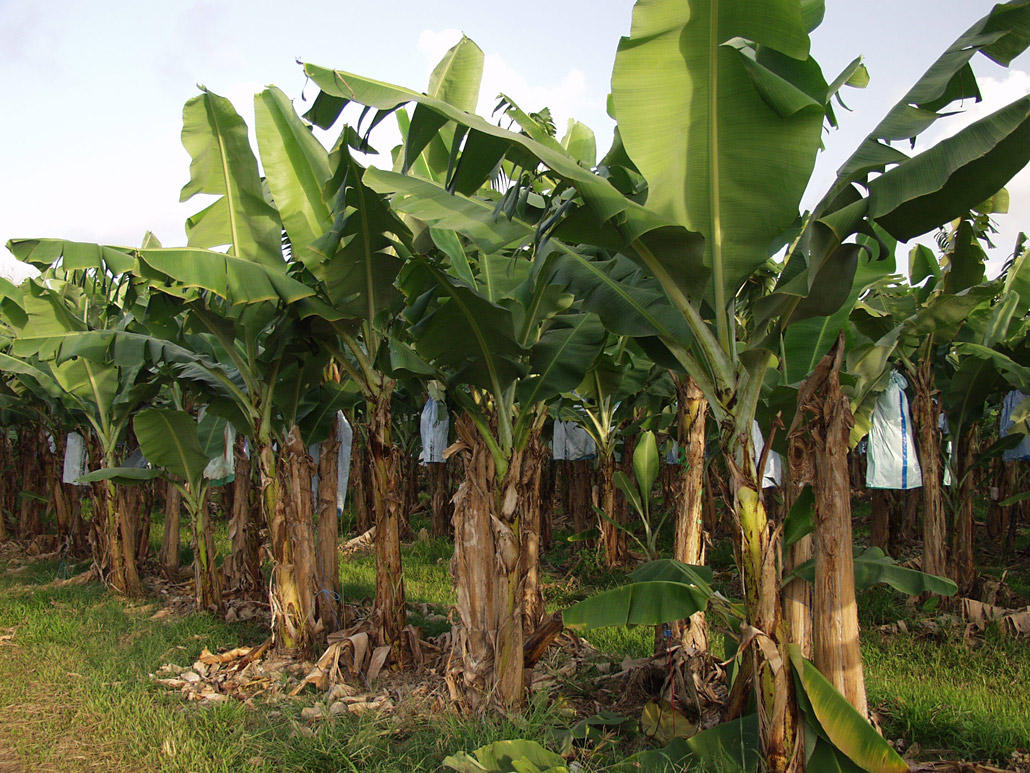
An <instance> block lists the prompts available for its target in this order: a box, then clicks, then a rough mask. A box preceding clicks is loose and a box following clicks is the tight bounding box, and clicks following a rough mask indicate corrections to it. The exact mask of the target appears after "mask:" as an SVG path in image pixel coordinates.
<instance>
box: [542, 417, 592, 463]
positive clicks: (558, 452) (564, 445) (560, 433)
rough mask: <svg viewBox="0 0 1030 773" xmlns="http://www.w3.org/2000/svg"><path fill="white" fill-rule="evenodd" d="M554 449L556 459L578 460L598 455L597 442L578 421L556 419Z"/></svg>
mask: <svg viewBox="0 0 1030 773" xmlns="http://www.w3.org/2000/svg"><path fill="white" fill-rule="evenodd" d="M552 451H553V452H554V458H555V459H568V460H569V461H570V462H578V461H581V460H583V459H593V458H594V457H595V456H597V444H596V443H594V439H593V438H592V437H590V433H589V432H587V431H586V430H585V429H583V428H582V427H581V426H579V425H578V424H577V423H576V422H574V421H558V420H555V422H554V441H553V443H552Z"/></svg>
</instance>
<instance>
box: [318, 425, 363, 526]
mask: <svg viewBox="0 0 1030 773" xmlns="http://www.w3.org/2000/svg"><path fill="white" fill-rule="evenodd" d="M336 439H337V440H339V441H340V448H339V451H338V452H337V456H336V511H337V513H340V512H342V511H343V506H344V505H345V504H346V502H347V486H348V484H349V483H350V454H351V448H352V446H353V444H354V429H353V427H351V425H350V422H349V421H347V417H346V416H345V415H344V413H343V411H337V412H336ZM308 456H310V457H311V459H312V461H314V463H315V466H316V467H317V466H318V464H319V462H320V461H321V459H322V446H321V444H319V443H316V444H315V445H313V446H308ZM311 497H312V499H313V500H314V501H315V502H318V475H317V474H315V475H312V476H311Z"/></svg>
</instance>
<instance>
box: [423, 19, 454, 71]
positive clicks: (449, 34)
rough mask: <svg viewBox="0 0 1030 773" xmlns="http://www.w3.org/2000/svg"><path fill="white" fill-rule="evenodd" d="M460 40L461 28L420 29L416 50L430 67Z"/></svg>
mask: <svg viewBox="0 0 1030 773" xmlns="http://www.w3.org/2000/svg"><path fill="white" fill-rule="evenodd" d="M459 40H461V30H456V29H453V28H451V27H448V28H447V29H443V30H439V31H437V30H422V32H421V34H419V36H418V45H417V46H416V48H417V49H418V52H419V53H420V54H422V55H423V56H425V58H426V61H427V62H428V63H429V66H430V67H435V66H436V63H437V62H439V61H440V60H441V59H443V55H444V54H446V53H447V51H448V50H450V48H451V47H452V46H454V44H456V43H457V42H458V41H459Z"/></svg>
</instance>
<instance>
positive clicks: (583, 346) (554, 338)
mask: <svg viewBox="0 0 1030 773" xmlns="http://www.w3.org/2000/svg"><path fill="white" fill-rule="evenodd" d="M606 338H607V332H606V331H605V329H604V327H603V326H602V325H601V321H600V320H599V319H598V318H597V317H596V316H594V315H593V314H562V315H559V316H557V317H555V318H554V319H553V320H552V321H551V322H550V324H548V326H547V328H546V330H544V332H543V333H542V334H541V336H540V339H539V340H538V341H537V342H536V343H535V344H533V346H532V348H531V349H530V353H529V373H530V375H529V376H528V377H527V378H525V379H522V380H520V381H519V384H518V387H517V391H516V394H517V397H518V400H519V402H520V403H522V404H523V405H533V404H534V403H537V402H543V401H546V400H550V399H551V398H552V397H557V396H558V395H559V394H561V393H562V392H568V391H571V390H572V389H575V388H576V386H577V385H578V384H579V382H580V381H582V379H583V373H585V372H586V370H587V369H588V368H589V367H590V365H591V363H593V362H594V360H596V359H597V357H598V355H599V354H600V353H601V348H602V347H603V346H604V342H605V340H606Z"/></svg>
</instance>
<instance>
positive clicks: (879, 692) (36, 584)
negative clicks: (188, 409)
mask: <svg viewBox="0 0 1030 773" xmlns="http://www.w3.org/2000/svg"><path fill="white" fill-rule="evenodd" d="M421 525H423V524H420V523H416V524H415V528H416V531H417V530H418V528H419V527H420V526H421ZM154 528H155V535H157V534H159V533H160V524H155V527H154ZM184 536H185V533H184ZM1027 539H1030V538H1028V537H1027V536H1023V537H1022V538H1021V540H1022V541H1021V546H1024V547H1025V543H1026V540H1027ZM559 544H560V545H561V546H560V547H559V548H556V549H555V550H554V551H552V552H551V553H549V554H548V555H547V556H546V566H545V568H546V572H545V575H544V583H545V591H546V594H547V598H548V603H549V605H550V606H551V607H552V608H560V607H562V606H565V605H567V604H568V603H570V602H572V601H575V600H577V599H579V598H583V597H585V596H586V595H588V594H590V593H593V592H596V591H597V590H598V589H601V588H604V587H609V586H611V585H613V584H615V583H617V582H619V577H618V575H615V574H611V573H606V572H604V571H602V570H600V569H599V568H598V567H597V566H596V564H595V561H594V559H593V556H592V554H591V553H589V552H585V551H582V550H579V549H577V547H576V546H575V545H572V544H569V543H559ZM183 558H184V559H188V550H184V556H183ZM449 558H450V546H449V545H448V544H447V543H446V542H445V541H442V540H429V541H416V542H414V543H412V544H410V545H407V546H406V547H405V549H404V562H405V584H406V589H407V593H408V599H409V601H410V602H412V603H413V604H422V603H426V604H429V605H430V606H431V607H432V608H433V610H432V611H435V612H437V613H445V612H446V607H447V606H448V605H449V604H450V603H451V601H452V599H453V592H452V589H451V581H450V576H449V565H448V564H449ZM710 561H711V563H712V564H713V566H714V567H715V568H716V570H717V572H720V571H721V572H724V574H721V575H718V576H719V577H720V578H721V579H720V582H722V583H723V584H724V585H725V586H726V590H728V591H729V592H733V588H732V585H733V582H734V579H733V577H732V574H731V571H730V568H731V566H732V555H731V552H730V550H729V548H728V546H726V545H719V546H718V547H717V549H716V550H714V551H712V553H711V555H710ZM11 568H12V567H9V566H7V567H0V773H12V772H13V771H29V770H31V771H61V773H72V772H74V771H87V770H88V771H129V770H133V771H135V770H160V771H237V770H240V771H242V770H277V771H279V770H286V771H302V770H303V771H322V770H324V771H338V770H343V771H348V770H356V771H405V772H407V771H422V770H425V771H429V770H438V769H439V766H440V763H441V761H442V759H443V757H444V756H446V755H447V754H449V753H453V752H455V751H458V750H472V749H474V748H477V747H479V746H482V745H484V744H486V743H490V742H492V741H495V740H500V739H505V738H515V737H521V738H531V739H535V740H538V741H540V742H542V743H547V742H548V741H549V740H550V739H551V735H550V733H551V732H552V731H553V730H554V729H556V728H560V727H562V726H567V724H568V720H569V714H568V710H567V707H566V706H565V704H564V702H563V700H562V699H561V697H560V696H559V695H558V694H545V695H540V696H538V697H537V698H536V699H535V700H534V702H533V704H532V705H531V707H530V708H529V710H528V711H527V712H526V714H525V715H523V716H515V717H510V718H508V719H497V718H478V719H461V718H458V717H457V716H455V715H453V714H450V713H447V712H439V711H436V712H432V711H420V710H419V706H417V705H412V706H407V707H399V708H398V712H397V714H395V715H392V716H387V717H372V716H368V715H365V716H362V717H354V716H351V715H345V716H342V717H339V718H336V719H334V720H333V721H331V722H320V723H317V724H315V725H314V726H312V725H310V724H308V723H305V722H303V721H301V719H300V711H301V709H302V708H303V707H304V706H307V705H311V703H312V702H313V701H315V698H314V697H307V698H305V699H292V700H285V701H280V702H278V703H275V704H272V705H260V704H259V706H258V709H257V710H254V709H251V708H249V707H247V706H245V705H244V704H241V703H238V702H233V701H228V702H224V703H219V704H215V705H211V706H207V707H204V708H200V707H198V706H196V705H194V704H186V703H184V702H183V701H182V698H181V696H180V695H179V694H178V693H173V692H169V691H167V690H166V689H164V688H162V687H159V686H157V685H154V684H153V683H152V682H150V681H149V679H148V677H147V675H148V674H149V673H152V672H154V671H156V670H157V669H158V668H159V667H160V666H161V665H162V664H164V663H169V662H172V663H178V664H182V665H186V664H189V663H191V662H192V661H193V660H194V659H195V658H196V657H197V656H198V655H199V653H200V650H201V648H203V647H205V646H206V647H209V648H210V649H211V650H213V651H215V650H217V649H222V648H229V647H234V646H238V645H241V644H254V643H257V642H259V641H261V640H262V639H263V638H264V637H265V635H266V633H265V631H264V630H261V629H259V628H258V627H255V626H254V625H253V624H250V625H248V624H235V625H227V624H225V623H222V622H220V621H218V620H216V619H215V618H213V617H211V616H209V615H191V616H186V617H171V618H164V619H160V620H151V619H150V616H151V614H152V613H153V611H154V610H155V609H156V606H155V605H154V603H153V602H152V601H151V602H147V601H144V602H138V603H126V602H124V601H120V600H117V599H115V598H113V597H111V596H110V595H108V594H107V593H106V592H104V590H103V589H102V588H101V587H100V586H98V585H95V584H92V585H85V586H75V585H69V586H64V587H55V586H54V585H52V584H51V583H52V581H53V580H54V579H56V578H59V577H63V576H68V575H70V574H74V573H75V572H76V571H78V570H79V569H80V568H82V567H79V566H74V565H73V566H68V565H65V564H61V563H59V562H48V561H44V562H37V563H31V564H24V565H19V566H18V567H14V569H15V571H14V572H13V573H11V572H9V571H3V570H5V569H11ZM991 568H992V569H999V570H1001V569H1004V567H1001V566H1000V564H999V566H997V567H991ZM1009 576H1010V579H1012V580H1013V582H1012V583H1011V584H1012V585H1013V587H1015V585H1016V584H1017V583H1022V582H1025V581H1026V579H1027V577H1026V576H1025V575H1024V574H1023V573H1021V572H1019V571H1016V572H1014V573H1013V572H1012V571H1011V570H1010V573H1009ZM343 582H344V592H345V595H346V597H347V598H348V599H349V600H356V599H360V598H362V597H368V596H371V595H372V593H373V592H374V587H375V586H374V559H373V558H372V557H371V556H360V557H356V558H352V559H350V560H348V561H346V562H345V564H344V566H343ZM859 604H860V615H861V618H862V623H863V627H864V632H863V652H864V656H865V668H866V678H867V684H868V690H869V697H870V704H871V705H872V706H873V707H875V709H876V711H877V713H878V714H879V716H880V719H881V721H882V723H883V727H884V731H885V734H886V735H887V737H888V738H890V739H892V740H900V741H901V742H902V744H903V745H904V746H905V747H906V748H907V747H911V746H912V745H913V744H917V745H918V746H919V747H920V748H921V749H922V750H924V752H925V751H926V750H937V749H945V750H947V752H946V754H945V756H948V757H951V758H964V759H975V760H981V761H988V760H993V761H996V762H1004V761H1006V760H1007V759H1008V758H1009V756H1010V754H1011V753H1012V751H1014V750H1016V749H1022V750H1026V749H1028V748H1030V698H1028V697H1027V695H1028V693H1027V690H1026V685H1027V684H1030V645H1028V643H1027V641H1026V640H1014V639H1011V638H1005V637H1002V636H1001V635H1000V634H999V633H998V632H997V631H993V630H988V631H986V632H985V633H984V634H983V635H981V636H978V637H974V638H972V639H970V640H966V639H965V638H964V637H963V635H962V633H963V632H962V630H961V629H948V628H945V629H943V630H942V631H940V632H938V633H936V634H927V633H925V632H922V631H920V632H917V633H913V634H891V635H888V634H883V633H880V632H879V631H877V630H876V626H878V625H882V624H884V623H890V622H894V621H896V620H898V619H906V618H907V619H912V618H913V617H914V616H916V615H917V614H918V612H917V611H916V610H915V609H914V608H913V607H910V606H909V605H907V604H906V603H905V600H904V599H903V598H902V597H900V596H898V595H897V594H895V593H893V592H892V591H890V590H885V589H880V588H877V589H872V590H870V591H867V592H865V593H863V594H862V597H861V598H860V601H859ZM412 622H414V623H415V624H421V623H423V622H424V620H423V619H422V618H421V616H420V615H418V614H415V615H413V620H412ZM445 625H446V624H443V623H440V622H439V621H437V622H435V623H431V624H427V625H426V626H425V627H426V631H425V632H426V634H427V635H430V636H431V635H434V634H436V633H440V632H441V631H442V629H443V628H444V627H445ZM8 637H9V638H8ZM651 637H652V633H651V631H650V630H649V629H637V630H633V631H626V630H622V629H611V630H606V631H601V632H597V633H593V634H591V635H590V641H591V642H592V643H593V644H594V645H595V646H596V647H598V648H599V649H600V650H601V651H602V652H605V653H608V654H610V655H611V657H612V660H613V661H614V662H618V661H619V660H621V658H622V657H624V656H625V655H627V654H628V655H632V656H634V657H638V656H644V655H647V654H649V653H650V651H651V646H652V639H651ZM585 762H586V767H585V768H584V770H602V769H603V767H604V766H603V763H604V762H605V760H604V759H602V758H593V759H587V760H585Z"/></svg>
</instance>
